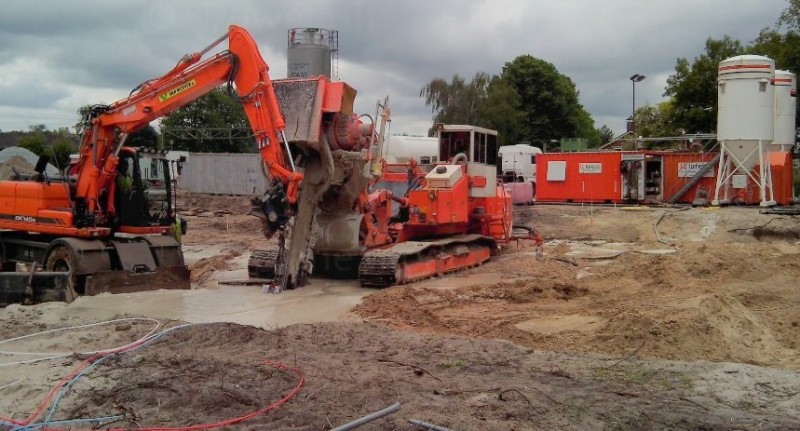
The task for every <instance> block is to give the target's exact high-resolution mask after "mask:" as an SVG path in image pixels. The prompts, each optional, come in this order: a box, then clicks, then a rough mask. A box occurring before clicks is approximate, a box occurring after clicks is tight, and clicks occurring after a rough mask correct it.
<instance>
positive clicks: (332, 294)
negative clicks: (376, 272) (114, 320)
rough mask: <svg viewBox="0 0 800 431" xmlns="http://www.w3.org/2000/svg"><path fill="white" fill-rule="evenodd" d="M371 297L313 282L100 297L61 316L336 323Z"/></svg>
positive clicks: (347, 285)
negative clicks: (270, 288) (281, 287)
mask: <svg viewBox="0 0 800 431" xmlns="http://www.w3.org/2000/svg"><path fill="white" fill-rule="evenodd" d="M226 273H227V271H226ZM245 273H246V270H245ZM238 278H241V277H238ZM371 292H373V291H371V290H368V289H363V288H361V287H359V286H358V283H357V282H356V281H349V280H348V281H339V280H335V281H332V280H324V279H312V280H311V282H310V283H309V285H307V286H303V287H301V288H299V289H295V290H290V291H285V292H282V293H280V294H269V293H263V292H262V289H261V287H260V286H220V287H219V288H217V289H197V290H158V291H152V292H136V293H130V294H116V295H111V294H102V295H97V296H91V297H81V298H78V299H77V300H76V301H75V302H73V303H72V304H70V305H69V306H68V307H65V309H64V312H67V313H83V315H91V316H95V317H97V319H107V318H111V317H113V316H115V315H118V314H129V315H145V316H150V317H154V318H159V319H178V320H185V321H187V322H191V323H206V322H233V323H239V324H242V325H252V326H257V327H262V328H273V327H280V326H286V325H292V324H296V323H316V322H328V321H336V320H341V319H342V318H344V317H345V315H346V314H347V312H348V310H350V308H352V307H353V306H355V305H357V304H358V303H359V302H360V301H361V298H363V297H364V296H366V295H368V294H370V293H371Z"/></svg>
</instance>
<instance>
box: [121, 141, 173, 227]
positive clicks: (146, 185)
mask: <svg viewBox="0 0 800 431" xmlns="http://www.w3.org/2000/svg"><path fill="white" fill-rule="evenodd" d="M115 194H116V198H115V202H116V210H117V218H116V223H117V227H120V226H130V227H152V226H170V225H171V224H172V223H173V222H174V219H175V212H174V206H173V199H174V196H175V190H174V183H173V181H172V177H171V172H170V164H169V160H167V159H166V158H165V157H164V155H163V154H162V153H158V152H155V151H147V152H144V151H137V150H136V149H134V148H129V147H125V148H123V151H121V152H120V155H119V164H118V166H117V178H116V190H115Z"/></svg>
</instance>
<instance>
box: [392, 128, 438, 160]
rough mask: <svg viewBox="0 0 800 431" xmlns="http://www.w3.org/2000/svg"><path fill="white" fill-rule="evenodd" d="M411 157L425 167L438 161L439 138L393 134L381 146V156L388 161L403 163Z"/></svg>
mask: <svg viewBox="0 0 800 431" xmlns="http://www.w3.org/2000/svg"><path fill="white" fill-rule="evenodd" d="M409 157H413V158H414V160H416V161H417V163H419V164H420V165H422V166H424V167H427V166H430V165H435V164H436V163H437V162H439V139H438V138H423V137H418V136H402V135H393V136H390V137H389V141H388V142H386V144H384V146H383V158H384V159H385V160H386V161H387V162H388V163H405V162H407V161H408V159H409Z"/></svg>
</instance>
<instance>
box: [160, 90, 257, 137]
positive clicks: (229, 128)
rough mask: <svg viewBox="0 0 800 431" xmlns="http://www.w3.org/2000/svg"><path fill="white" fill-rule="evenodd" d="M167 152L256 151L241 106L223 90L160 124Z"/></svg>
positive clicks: (171, 115) (196, 102)
mask: <svg viewBox="0 0 800 431" xmlns="http://www.w3.org/2000/svg"><path fill="white" fill-rule="evenodd" d="M161 132H162V133H164V134H165V136H164V137H165V141H166V142H167V146H168V149H172V150H185V151H195V152H214V153H218V152H223V153H224V152H230V153H242V152H250V151H255V149H256V146H255V138H254V137H253V136H252V133H251V132H250V123H249V122H248V120H247V116H246V115H245V113H244V108H243V107H242V105H241V103H239V102H238V101H236V100H234V99H233V98H232V97H231V96H230V95H228V94H227V93H226V92H225V91H223V90H222V89H216V90H214V91H212V92H210V93H208V94H206V95H205V96H203V97H201V98H199V99H197V100H195V101H194V102H192V103H190V104H188V105H186V106H184V107H182V108H179V109H176V110H175V111H174V112H172V113H171V114H170V115H169V116H168V117H166V118H164V120H163V121H162V122H161Z"/></svg>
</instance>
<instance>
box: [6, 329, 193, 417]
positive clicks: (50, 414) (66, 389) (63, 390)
mask: <svg viewBox="0 0 800 431" xmlns="http://www.w3.org/2000/svg"><path fill="white" fill-rule="evenodd" d="M194 325H196V324H191V323H187V324H185V325H178V326H174V327H172V328H168V329H165V330H163V331H161V332H159V333H157V334H154V335H152V336H151V337H149V338H147V339H146V340H145V341H143V342H142V343H141V344H139V345H137V346H134V347H132V348H130V349H127V350H123V351H121V352H116V353H109V354H108V355H105V356H102V357H101V358H98V359H97V360H96V361H94V362H92V363H91V365H89V366H87V367H86V368H84V369H83V370H82V371H81V372H80V373H78V374H76V375H75V377H73V378H72V379H71V380H70V381H69V382H67V384H66V385H64V387H62V388H61V390H60V391H59V393H58V395H57V396H56V397H55V399H54V400H53V404H52V405H51V407H50V410H49V411H48V413H47V416H45V418H44V420H43V421H41V422H38V423H35V424H28V425H25V426H17V425H16V424H11V425H12V429H11V431H31V430H36V429H40V428H44V427H48V426H52V425H53V424H54V423H61V422H76V421H77V422H78V423H87V422H104V421H110V420H111V419H110V418H114V420H119V419H121V417H120V416H119V415H116V416H107V417H100V418H88V419H75V420H66V421H52V418H53V415H55V413H56V411H57V410H58V405H59V404H60V403H61V399H62V398H63V397H64V395H66V394H67V392H69V390H70V388H71V387H72V386H73V385H74V384H75V383H76V382H77V381H78V380H80V378H81V377H83V376H84V375H85V374H86V373H88V372H89V371H91V370H92V369H94V368H95V367H97V366H98V365H100V364H101V363H103V362H104V361H106V360H107V359H109V358H111V357H112V356H115V355H120V354H123V353H128V352H132V351H134V350H136V349H139V348H142V347H144V346H147V345H148V344H150V343H152V342H154V341H156V340H158V339H159V338H161V337H162V336H164V335H166V334H168V333H170V332H172V331H175V330H177V329H180V328H185V327H187V326H194Z"/></svg>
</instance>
